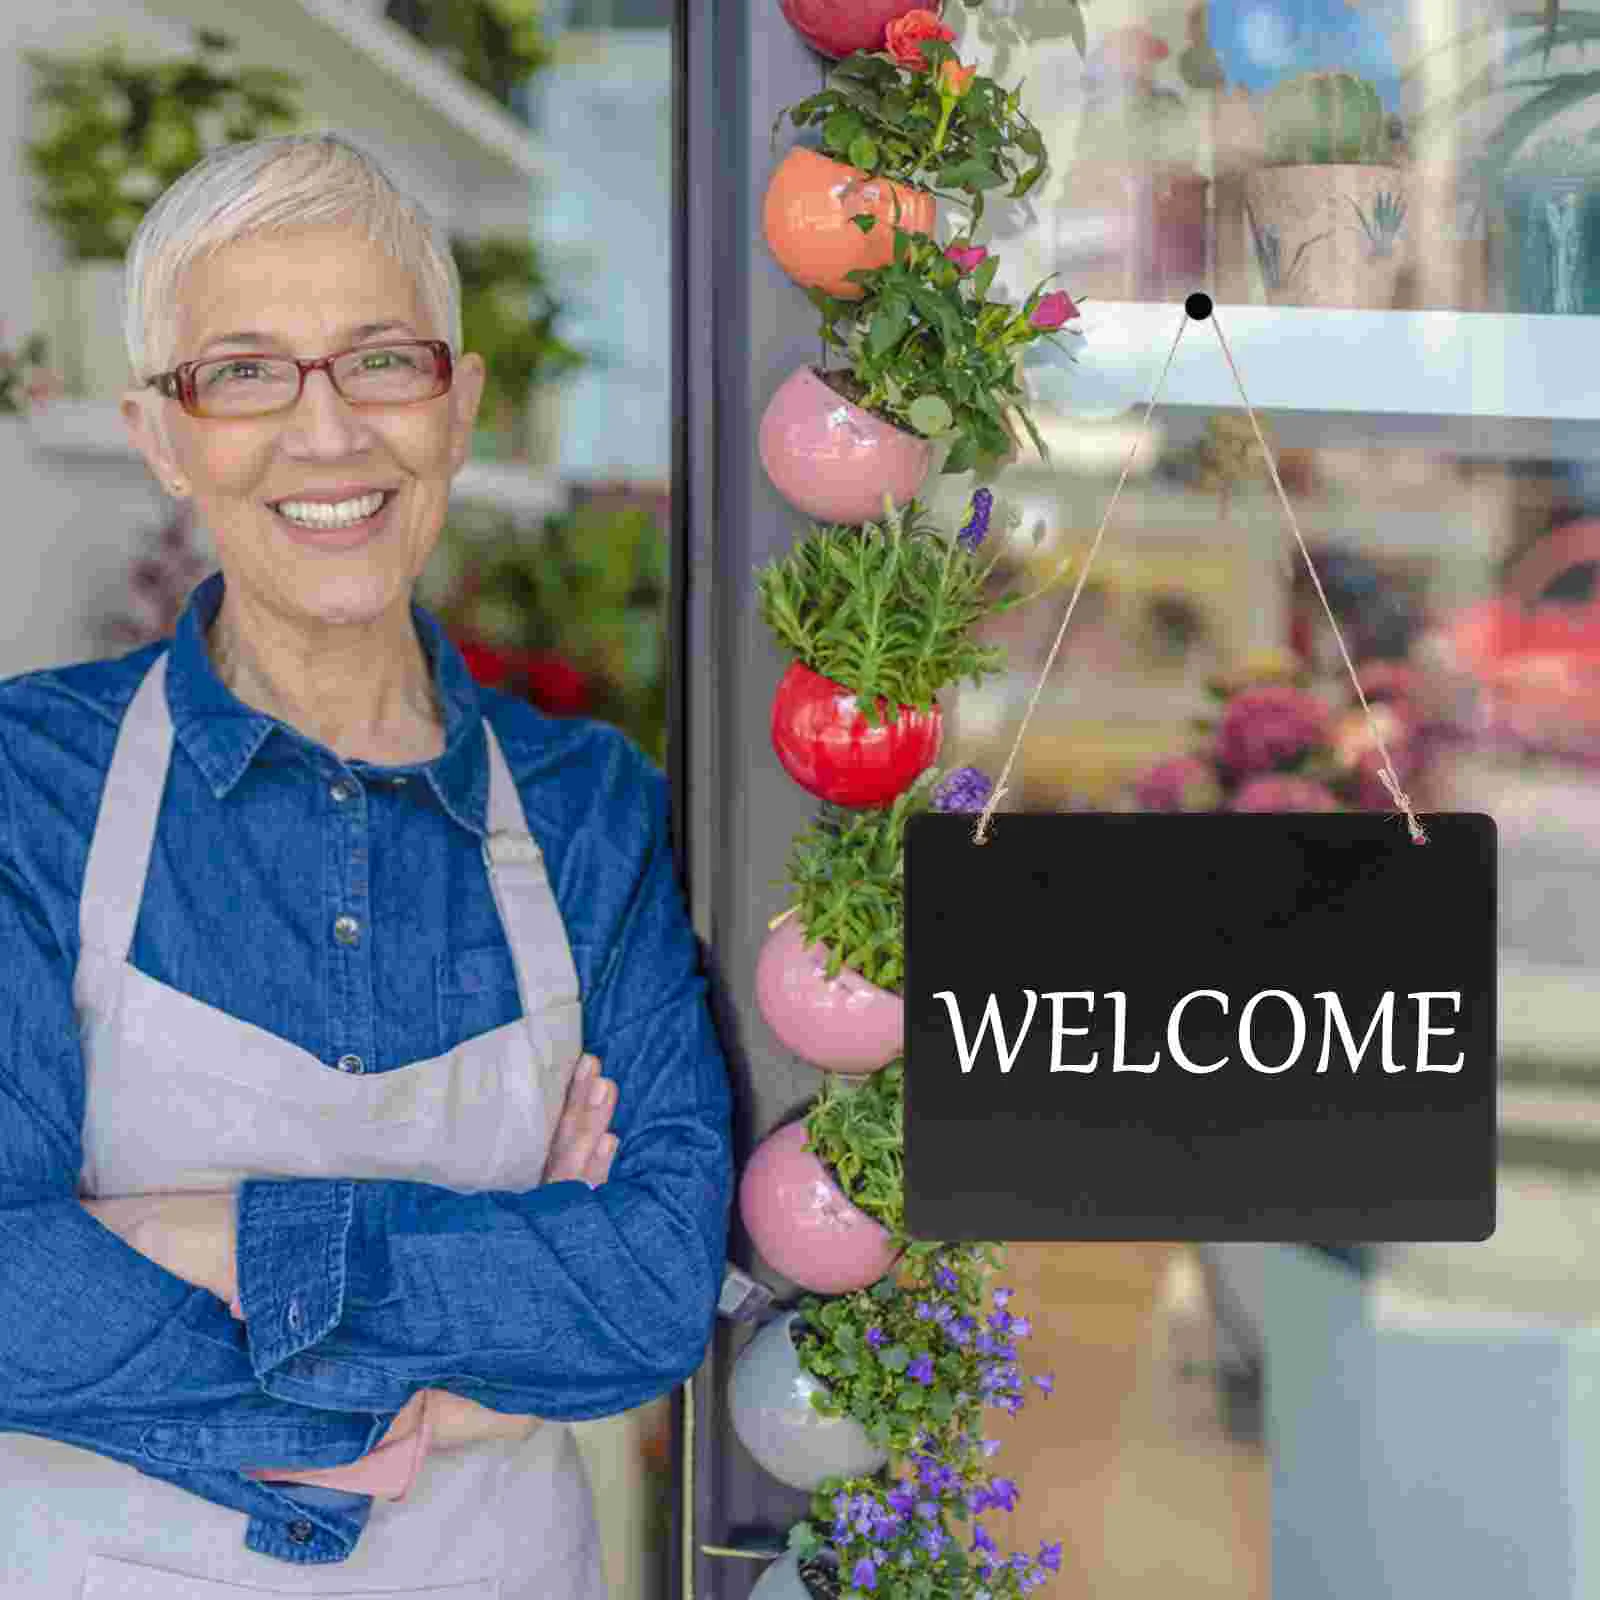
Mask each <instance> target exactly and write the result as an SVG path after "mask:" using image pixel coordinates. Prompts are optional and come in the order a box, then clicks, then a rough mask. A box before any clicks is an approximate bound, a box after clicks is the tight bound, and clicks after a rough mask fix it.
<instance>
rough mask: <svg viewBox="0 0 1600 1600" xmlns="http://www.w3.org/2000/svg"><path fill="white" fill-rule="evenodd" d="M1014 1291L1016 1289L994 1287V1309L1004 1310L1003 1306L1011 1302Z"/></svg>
mask: <svg viewBox="0 0 1600 1600" xmlns="http://www.w3.org/2000/svg"><path fill="white" fill-rule="evenodd" d="M1016 1292H1017V1291H1016V1290H1015V1289H996V1290H995V1292H994V1308H995V1310H996V1311H1004V1310H1005V1308H1006V1307H1007V1306H1008V1305H1010V1304H1011V1297H1012V1295H1014V1294H1015V1293H1016Z"/></svg>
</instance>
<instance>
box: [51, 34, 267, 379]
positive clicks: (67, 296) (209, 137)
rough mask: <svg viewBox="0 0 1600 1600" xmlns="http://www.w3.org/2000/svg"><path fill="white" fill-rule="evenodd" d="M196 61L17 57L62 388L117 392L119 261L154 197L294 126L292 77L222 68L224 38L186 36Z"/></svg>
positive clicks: (117, 48) (122, 373)
mask: <svg viewBox="0 0 1600 1600" xmlns="http://www.w3.org/2000/svg"><path fill="white" fill-rule="evenodd" d="M195 43H196V54H195V55H193V56H190V57H187V58H181V59H178V60H170V61H157V62H134V61H130V60H129V59H128V56H127V51H126V47H125V46H124V45H123V43H122V42H121V41H117V42H114V43H112V44H110V45H108V46H106V48H104V49H103V50H100V51H97V52H96V53H95V54H93V55H92V56H88V57H82V58H80V57H76V56H66V55H53V54H39V53H35V52H32V51H29V52H25V59H26V60H27V62H28V64H29V66H30V67H31V68H32V69H33V71H34V72H35V74H36V75H37V77H38V83H37V85H36V87H35V92H34V99H35V102H36V103H37V104H38V105H39V106H40V107H41V108H42V109H43V111H44V113H45V115H44V128H43V133H42V137H40V138H38V139H35V140H32V141H29V142H28V143H27V144H26V145H25V147H24V148H25V151H26V158H27V165H28V169H29V171H30V172H31V173H32V174H33V175H34V176H35V177H36V178H37V179H38V180H39V182H40V185H41V189H42V195H41V198H40V200H39V203H38V208H37V209H38V212H39V215H41V216H42V217H44V218H45V219H46V220H47V221H48V222H49V223H50V224H51V225H52V226H53V227H54V228H55V229H56V231H57V232H58V233H59V234H60V235H61V237H62V239H63V241H64V243H65V244H66V247H67V253H68V256H69V259H70V265H69V266H68V267H67V268H66V270H65V271H64V272H63V273H62V274H60V276H59V278H58V280H57V283H56V285H55V289H56V300H57V304H56V306H55V309H54V320H55V323H56V330H57V331H56V339H55V343H56V346H57V348H58V349H60V351H61V356H62V361H63V364H64V366H65V368H66V379H67V384H68V388H69V391H70V392H71V393H73V394H75V395H78V396H81V397H83V398H87V399H99V400H106V399H112V398H114V397H115V396H117V395H118V394H120V393H121V392H122V391H123V390H124V389H125V388H126V387H127V385H128V378H129V373H128V358H127V354H126V347H125V345H124V342H123V331H122V267H123V256H124V255H125V253H126V251H127V248H128V245H129V244H130V243H131V242H132V240H133V235H134V232H135V230H136V229H137V228H138V226H139V224H140V222H142V221H143V220H144V216H145V213H146V212H147V211H148V210H149V209H150V207H151V205H152V204H153V203H154V202H155V200H156V198H157V197H158V196H159V195H160V194H161V193H162V191H163V190H165V189H166V188H167V187H168V186H169V185H171V184H172V183H174V182H176V181H177V179H178V178H180V177H181V176H182V175H183V174H184V173H185V172H187V171H188V170H189V169H190V168H191V167H192V166H194V164H195V163H196V162H197V161H200V160H201V159H202V158H203V157H205V156H206V155H209V154H210V153H211V152H212V151H213V150H215V149H218V148H220V147H221V146H222V145H225V144H232V143H237V142H242V141H246V140H250V139H259V138H262V137H264V136H265V135H267V134H272V133H285V132H289V131H291V130H292V129H293V128H295V127H297V126H298V125H299V111H298V108H297V106H296V104H295V101H294V91H295V90H296V89H297V88H298V87H299V79H297V78H295V77H294V76H292V75H291V74H289V73H287V72H283V71H280V70H279V69H277V68H275V67H240V68H236V69H233V70H229V69H228V68H227V66H226V65H225V64H224V62H223V60H222V57H223V56H224V55H225V54H226V53H227V52H228V51H230V50H231V49H232V48H233V44H232V42H231V41H230V40H229V39H228V38H227V37H226V36H225V35H223V34H220V33H216V32H214V31H212V30H211V29H207V28H199V29H196V30H195Z"/></svg>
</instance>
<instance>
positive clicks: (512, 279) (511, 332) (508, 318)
mask: <svg viewBox="0 0 1600 1600" xmlns="http://www.w3.org/2000/svg"><path fill="white" fill-rule="evenodd" d="M450 253H451V254H452V255H453V256H454V257H455V261H456V269H457V271H458V272H459V273H460V275H461V335H462V346H463V348H464V349H467V350H472V351H475V352H476V353H477V354H479V355H481V356H482V357H483V359H484V362H485V364H486V365H487V367H488V374H487V376H486V378H485V380H484V387H483V404H482V406H481V407H480V408H479V412H478V428H479V432H480V435H481V436H482V437H484V438H487V439H489V440H491V441H493V444H494V454H496V455H500V456H509V457H512V458H514V459H527V458H529V457H530V456H531V457H535V458H536V457H537V456H538V455H539V454H540V453H542V452H538V451H537V450H536V449H535V448H534V441H533V440H532V439H531V437H530V429H529V415H530V401H531V396H532V391H533V388H534V386H535V385H536V384H547V383H553V382H555V381H556V380H557V379H558V378H562V377H564V376H566V374H568V373H569V372H572V371H574V370H575V369H576V368H578V367H581V366H583V365H584V362H585V357H584V356H583V355H581V354H580V353H579V352H578V351H576V350H574V349H573V348H572V347H571V346H570V345H568V344H565V343H563V342H562V340H560V339H559V338H557V337H556V335H555V331H554V330H555V325H556V323H557V322H558V321H559V320H560V318H561V316H562V314H563V312H564V310H565V308H564V307H563V306H562V305H561V304H560V302H559V301H557V300H556V299H555V297H554V296H553V295H552V294H551V292H550V287H549V283H548V281H547V279H546V277H545V273H544V268H543V266H542V264H541V262H540V260H539V254H538V251H537V250H536V249H535V248H534V246H533V243H532V241H531V240H530V239H528V238H527V237H526V235H524V234H520V233H518V234H503V235H489V236H485V237H480V238H476V239H468V238H465V237H462V236H460V235H457V236H455V237H453V238H452V239H451V241H450Z"/></svg>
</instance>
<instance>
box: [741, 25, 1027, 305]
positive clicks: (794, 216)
mask: <svg viewBox="0 0 1600 1600" xmlns="http://www.w3.org/2000/svg"><path fill="white" fill-rule="evenodd" d="M954 37H955V35H954V34H953V33H952V32H951V30H950V29H948V28H946V27H944V26H943V25H942V24H941V23H940V21H939V19H938V17H937V16H935V15H934V14H933V13H932V12H929V11H911V12H908V13H906V14H905V15H903V16H901V17H898V18H897V19H895V20H894V21H893V22H891V23H890V24H889V25H888V27H887V29H886V30H885V39H884V43H885V48H884V49H883V50H882V51H858V52H856V53H855V54H853V55H851V56H848V57H847V58H846V59H845V60H844V61H842V62H841V63H840V64H839V65H838V66H837V67H835V68H834V69H833V71H832V72H831V73H830V74H829V76H828V86H827V87H826V88H824V89H823V90H822V91H821V93H819V94H815V95H812V96H810V97H809V98H807V99H805V100H802V101H800V102H799V104H797V105H794V106H791V107H786V108H785V109H784V110H783V111H782V112H780V113H779V115H778V119H777V122H776V123H775V124H774V125H773V130H772V142H773V145H774V148H775V147H776V144H777V137H778V130H779V129H780V128H781V127H782V126H783V120H784V118H785V117H788V118H789V120H790V121H791V122H792V123H793V125H794V126H795V127H797V128H816V129H818V130H819V133H820V137H821V141H822V149H821V151H820V152H818V151H813V150H807V149H803V148H796V149H794V150H791V151H790V152H789V154H788V155H787V156H786V157H785V158H784V160H783V161H782V162H781V163H780V164H779V166H778V168H777V170H776V171H775V172H774V174H773V176H772V180H771V182H770V184H769V185H768V187H767V194H766V200H765V202H764V206H763V218H764V228H765V233H766V239H767V245H768V247H769V248H770V249H771V251H772V253H773V256H774V257H775V259H776V260H777V261H778V264H779V265H780V266H781V267H782V268H783V269H784V271H785V272H787V273H788V274H789V276H790V277H791V278H793V279H794V280H795V282H797V283H799V284H801V285H802V286H803V287H806V288H819V289H822V290H824V291H825V292H826V293H828V294H830V295H832V296H834V297H835V298H838V299H856V298H858V297H859V290H856V289H854V288H853V287H852V285H853V284H854V283H855V281H856V280H854V279H852V278H851V277H850V274H851V272H852V271H855V270H866V269H868V268H871V267H878V266H884V265H887V263H888V262H889V260H890V258H891V250H892V241H891V240H890V239H889V237H888V228H887V226H885V227H884V228H883V229H880V230H878V231H877V232H876V234H874V233H873V232H872V231H871V230H862V231H859V232H858V231H856V230H855V229H853V228H852V227H851V226H850V224H851V222H852V221H853V219H854V218H855V217H857V216H861V215H871V216H874V217H876V218H878V219H879V220H881V221H882V222H883V223H885V224H886V225H888V224H893V223H894V222H896V221H899V222H901V223H902V224H903V225H904V226H906V227H907V228H908V229H910V230H912V231H914V232H918V233H924V234H931V233H932V232H933V230H934V224H935V221H936V218H937V213H936V205H935V202H936V200H938V199H952V200H963V201H964V203H965V205H966V207H967V209H968V211H969V212H970V223H969V228H971V227H976V225H977V223H978V222H979V221H980V220H981V219H982V216H983V196H984V192H985V191H986V190H988V189H995V188H999V187H1000V186H1001V185H1003V184H1006V183H1010V184H1011V188H1010V189H1009V191H1008V194H1009V195H1010V197H1011V198H1013V199H1021V198H1022V197H1023V196H1024V195H1026V194H1027V193H1028V192H1029V190H1031V189H1032V188H1033V186H1034V185H1035V184H1036V183H1037V182H1038V181H1039V179H1040V178H1041V177H1042V176H1043V174H1044V170H1045V165H1046V162H1047V156H1046V153H1045V148H1044V141H1043V140H1042V138H1041V137H1040V135H1039V130H1038V129H1037V128H1035V127H1034V125H1033V124H1032V123H1031V122H1030V121H1029V120H1028V119H1027V117H1026V116H1024V115H1023V112H1022V110H1021V106H1020V104H1019V100H1018V91H1017V90H1011V91H1009V92H1008V91H1006V90H1004V89H1002V88H1001V87H1000V85H999V84H997V83H995V82H994V81H993V80H992V79H990V78H986V77H983V76H981V75H980V74H979V73H978V71H977V69H976V67H970V66H968V67H964V66H962V64H961V62H960V60H959V58H958V57H957V55H956V52H955V50H954V49H953V48H952V46H951V43H950V41H951V40H952V39H953V38H954ZM1024 158H1026V159H1028V160H1031V161H1032V165H1031V166H1028V167H1027V168H1026V169H1025V170H1024V169H1023V160H1024Z"/></svg>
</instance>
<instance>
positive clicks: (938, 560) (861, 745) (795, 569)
mask: <svg viewBox="0 0 1600 1600" xmlns="http://www.w3.org/2000/svg"><path fill="white" fill-rule="evenodd" d="M993 516H994V496H993V494H992V492H991V491H990V490H988V489H978V490H976V491H975V492H974V493H973V496H972V498H971V500H970V501H969V503H968V508H967V520H966V521H965V523H963V525H962V527H961V529H960V530H959V532H958V533H957V534H956V536H955V537H954V538H950V537H948V536H946V535H945V534H943V533H941V532H939V531H938V530H937V529H936V528H935V527H934V526H933V524H932V523H931V522H930V521H929V519H928V517H927V515H926V513H925V512H924V511H923V510H922V509H921V508H920V506H919V505H918V503H917V502H916V501H914V500H913V501H911V502H909V503H908V504H907V505H906V506H905V507H903V508H900V509H898V510H897V509H895V508H894V507H892V506H888V505H886V506H885V508H884V515H883V517H882V518H881V520H880V521H878V522H868V523H865V524H863V525H862V526H861V527H859V528H858V527H855V526H852V525H847V524H833V525H828V526H818V527H814V528H813V531H812V533H811V535H810V536H809V537H808V538H805V539H802V540H800V541H799V542H798V543H797V544H796V545H795V547H794V548H793V550H791V551H790V553H789V554H788V555H787V556H785V557H782V558H780V559H778V560H775V561H773V562H771V563H769V564H768V565H767V566H765V567H763V568H762V569H761V571H760V572H759V573H758V574H757V578H756V590H757V595H758V597H759V604H760V607H761V616H762V620H763V621H764V622H766V623H767V625H768V626H769V627H770V628H771V629H772V631H773V634H774V636H775V637H776V640H777V643H778V645H779V647H780V648H781V649H782V650H783V652H784V653H785V654H786V655H788V656H789V657H790V658H791V659H790V664H789V666H788V668H787V669H786V670H785V671H784V674H783V676H782V677H781V678H780V679H779V682H778V688H777V692H776V693H775V694H774V696H773V705H772V723H771V727H772V743H773V748H774V750H775V751H776V752H777V756H778V759H779V761H781V762H782V764H783V768H784V770H785V771H786V772H787V773H788V774H789V776H790V777H792V778H793V779H794V780H795V782H796V783H798V784H799V785H800V786H801V787H802V788H803V789H805V790H806V791H807V792H808V793H810V794H813V795H815V796H816V797H817V798H818V799H820V800H831V801H833V802H835V803H836V804H838V805H846V806H860V805H883V804H886V803H887V802H889V801H890V800H892V799H893V798H894V797H895V796H896V795H897V794H899V793H901V792H902V791H903V790H904V789H905V788H906V786H907V785H908V784H909V783H910V782H911V781H912V780H913V779H914V778H915V777H916V776H917V774H918V773H920V772H921V771H922V770H923V769H924V768H926V767H927V766H928V765H929V764H930V763H931V762H932V761H933V760H934V759H935V758H936V757H937V756H938V753H939V740H940V730H941V723H942V719H941V714H940V710H939V704H938V699H937V696H938V694H939V691H940V690H941V689H943V688H946V687H947V686H949V685H951V684H955V683H959V682H961V681H962V680H963V679H970V680H971V681H972V683H973V684H974V685H976V684H979V683H981V682H982V681H983V679H984V677H985V676H987V675H990V674H992V673H995V672H998V671H999V670H1000V669H1001V666H1002V664H1003V661H1002V656H1001V652H1000V651H999V650H997V649H995V648H992V647H986V646H983V645H979V644H976V643H974V642H973V640H972V637H971V629H972V627H973V625H974V624H975V623H976V622H978V621H979V620H980V619H981V618H982V617H983V616H985V615H986V614H987V613H989V612H991V611H993V612H1001V611H1006V610H1009V609H1010V608H1011V607H1012V606H1014V605H1018V604H1021V603H1022V599H1023V597H1020V596H1015V595H1011V594H1005V595H1002V596H1000V597H998V598H997V599H991V598H990V596H989V593H988V591H987V588H986V585H987V583H988V580H989V577H990V574H991V572H992V571H993V570H994V567H995V563H996V562H997V561H998V560H999V559H1000V553H1003V547H1004V541H1002V540H998V539H997V540H995V541H994V542H993V544H992V545H991V550H992V551H995V552H996V553H994V554H992V555H991V554H989V553H987V552H986V553H985V554H983V555H982V556H980V554H979V552H980V550H982V547H983V544H984V541H985V538H986V537H987V534H988V532H989V525H990V522H991V520H992V518H993ZM1001 520H1002V522H1007V521H1008V520H1014V518H1008V517H1007V516H1003V517H1002V519H1001ZM1027 598H1032V596H1029V597H1027Z"/></svg>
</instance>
